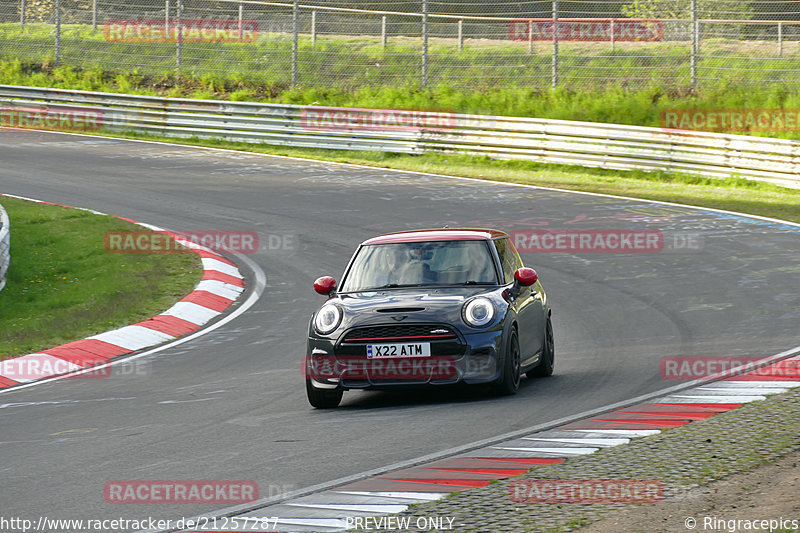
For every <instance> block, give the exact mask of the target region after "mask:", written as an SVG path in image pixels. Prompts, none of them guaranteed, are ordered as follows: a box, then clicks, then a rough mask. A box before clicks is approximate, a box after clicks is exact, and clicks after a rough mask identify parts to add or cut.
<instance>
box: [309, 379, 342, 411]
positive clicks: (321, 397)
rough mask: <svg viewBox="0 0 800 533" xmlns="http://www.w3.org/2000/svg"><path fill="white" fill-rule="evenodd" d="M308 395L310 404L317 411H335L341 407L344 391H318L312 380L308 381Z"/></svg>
mask: <svg viewBox="0 0 800 533" xmlns="http://www.w3.org/2000/svg"><path fill="white" fill-rule="evenodd" d="M306 394H307V395H308V403H310V404H311V406H312V407H316V408H317V409H335V408H336V407H339V402H341V401H342V395H343V394H344V391H342V390H340V389H331V390H326V389H318V388H316V387H315V386H314V385H313V384H312V383H311V380H310V379H307V380H306Z"/></svg>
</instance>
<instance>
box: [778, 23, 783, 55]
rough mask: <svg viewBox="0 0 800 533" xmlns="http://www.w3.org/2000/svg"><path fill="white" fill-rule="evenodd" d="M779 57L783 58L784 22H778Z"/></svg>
mask: <svg viewBox="0 0 800 533" xmlns="http://www.w3.org/2000/svg"><path fill="white" fill-rule="evenodd" d="M778 55H779V56H783V22H778Z"/></svg>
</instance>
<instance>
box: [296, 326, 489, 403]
mask: <svg viewBox="0 0 800 533" xmlns="http://www.w3.org/2000/svg"><path fill="white" fill-rule="evenodd" d="M437 326H438V325H437ZM444 327H448V328H449V329H451V330H452V331H453V332H455V334H456V336H457V338H456V339H448V340H444V341H438V340H437V341H432V342H431V356H430V357H407V358H392V359H368V358H367V355H366V346H367V344H369V342H370V341H359V342H343V341H342V339H346V338H347V334H348V332H345V333H344V334H342V335H341V336H340V337H339V339H336V340H334V339H329V338H323V337H315V336H313V335H312V336H310V337H309V339H308V351H307V356H306V360H305V364H304V365H303V366H304V370H305V375H306V377H307V378H309V379H312V380H313V381H314V384H315V386H317V387H318V388H327V389H333V388H339V389H343V390H347V389H396V388H402V387H418V386H437V385H453V384H457V383H466V384H480V383H491V382H494V381H496V380H497V379H498V378H499V377H500V373H501V372H500V368H501V365H500V357H499V354H500V353H502V351H501V347H502V338H503V331H502V330H500V329H497V330H492V331H485V332H480V333H468V334H464V333H462V332H461V331H458V330H457V329H456V328H453V327H452V326H447V325H444ZM423 342H428V340H423Z"/></svg>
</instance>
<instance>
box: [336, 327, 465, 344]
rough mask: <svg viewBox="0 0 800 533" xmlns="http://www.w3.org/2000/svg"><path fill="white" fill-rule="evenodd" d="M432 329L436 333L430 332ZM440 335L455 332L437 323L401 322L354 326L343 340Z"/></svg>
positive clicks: (435, 336)
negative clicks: (399, 323)
mask: <svg viewBox="0 0 800 533" xmlns="http://www.w3.org/2000/svg"><path fill="white" fill-rule="evenodd" d="M434 330H446V333H445V332H444V331H438V332H437V333H431V332H432V331H434ZM441 335H453V336H455V332H454V331H453V329H452V328H450V327H448V326H441V325H437V324H403V325H397V326H395V325H387V326H369V327H363V328H356V329H353V330H351V331H350V332H348V333H347V335H346V336H345V338H344V341H343V342H348V341H351V339H375V338H383V337H428V336H432V337H434V338H439V337H440V336H441Z"/></svg>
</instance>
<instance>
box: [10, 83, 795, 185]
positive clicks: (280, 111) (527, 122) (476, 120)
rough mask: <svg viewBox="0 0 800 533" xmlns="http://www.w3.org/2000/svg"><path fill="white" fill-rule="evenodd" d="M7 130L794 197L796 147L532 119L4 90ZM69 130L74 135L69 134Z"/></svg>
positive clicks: (742, 137) (726, 136)
mask: <svg viewBox="0 0 800 533" xmlns="http://www.w3.org/2000/svg"><path fill="white" fill-rule="evenodd" d="M0 119H1V120H2V124H3V125H4V126H14V127H23V128H24V127H28V128H35V129H93V128H100V127H102V128H105V129H108V130H111V131H135V132H140V133H148V134H153V135H160V136H165V137H179V138H180V137H183V138H189V137H197V138H204V139H221V140H228V141H237V142H251V143H266V144H275V145H285V146H294V147H310V148H332V149H338V150H378V151H384V152H396V153H409V154H420V153H424V152H438V153H459V154H474V155H487V156H490V157H494V158H498V159H522V160H529V161H535V162H540V163H557V164H566V165H581V166H587V167H601V168H609V169H618V170H634V169H642V170H665V171H671V172H684V173H689V174H697V175H702V176H709V177H714V178H725V177H730V176H740V177H743V178H746V179H751V180H758V181H766V182H770V183H775V184H778V185H782V186H784V187H793V188H800V141H790V140H784V139H772V138H764V137H753V136H746V135H729V134H721V133H704V132H696V131H684V130H672V129H660V128H646V127H641V126H624V125H619V124H600V123H592V122H574V121H566V120H545V119H535V118H515V117H496V116H483V115H460V114H458V115H457V114H452V113H442V112H422V111H391V110H368V109H345V108H321V107H314V106H297V105H279V104H260V103H247V102H229V101H218V100H194V99H180V98H161V97H155V96H134V95H125V94H111V93H100V92H90V91H69V90H61V89H47V88H37V87H17V86H9V85H0ZM68 127H70V128H68Z"/></svg>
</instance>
